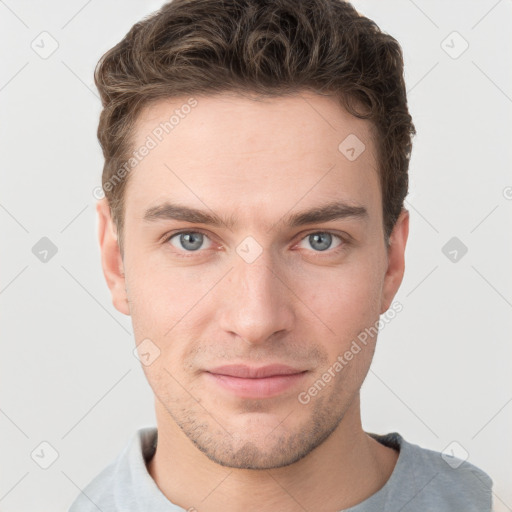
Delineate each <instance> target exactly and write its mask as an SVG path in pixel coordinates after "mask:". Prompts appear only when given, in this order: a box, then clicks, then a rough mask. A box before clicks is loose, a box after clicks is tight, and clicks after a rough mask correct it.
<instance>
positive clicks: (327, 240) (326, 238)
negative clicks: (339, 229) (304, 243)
mask: <svg viewBox="0 0 512 512" xmlns="http://www.w3.org/2000/svg"><path fill="white" fill-rule="evenodd" d="M322 238H324V241H323V242H321V243H320V247H318V246H317V247H315V243H316V242H317V241H319V240H321V239H322ZM331 242H332V236H331V234H330V233H314V234H312V235H309V243H310V244H311V247H314V248H315V249H318V250H319V251H325V250H326V249H328V248H329V247H330V245H331Z"/></svg>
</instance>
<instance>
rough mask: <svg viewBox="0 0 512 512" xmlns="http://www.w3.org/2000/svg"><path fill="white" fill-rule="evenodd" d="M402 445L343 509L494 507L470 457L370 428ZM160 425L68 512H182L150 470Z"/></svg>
mask: <svg viewBox="0 0 512 512" xmlns="http://www.w3.org/2000/svg"><path fill="white" fill-rule="evenodd" d="M368 434H369V435H370V436H372V437H373V438H374V439H376V440H377V441H379V442H380V443H382V444H384V445H386V446H389V447H391V448H394V449H396V450H399V452H400V453H399V456H398V460H397V463H396V465H395V468H394V470H393V473H392V474H391V476H390V478H389V479H388V481H387V482H386V483H385V485H384V486H383V487H382V488H381V489H379V490H378V491H377V492H376V493H374V494H372V495H371V496H370V497H369V498H367V499H366V500H364V501H363V502H361V503H359V504H358V505H355V506H354V507H351V508H348V509H345V511H340V512H397V511H400V512H413V511H421V512H490V511H491V506H492V485H493V482H492V480H491V478H490V477H489V476H488V475H487V474H486V473H484V472H483V471H482V470H481V469H479V468H477V467H476V466H474V465H473V464H470V463H469V462H467V461H464V462H462V461H461V460H460V459H457V458H454V457H448V458H447V457H446V455H444V456H442V454H441V453H440V452H436V451H432V450H428V449H426V448H422V447H420V446H418V445H415V444H412V443H409V442H407V441H405V440H404V439H403V437H402V436H401V435H400V434H398V433H397V432H392V433H389V434H386V435H379V434H373V433H368ZM156 441H157V429H156V427H146V428H142V429H140V430H138V431H137V432H136V433H135V434H134V436H133V437H132V439H131V440H130V442H129V443H128V444H127V445H126V447H125V448H124V449H123V451H122V452H121V453H120V454H119V455H118V457H117V458H116V459H115V460H114V461H113V462H112V463H111V464H110V465H108V466H107V467H106V468H105V469H104V470H103V471H102V472H101V473H100V474H98V475H97V476H96V477H95V478H94V479H93V480H92V481H91V482H90V483H89V485H88V486H87V487H86V488H85V489H84V490H83V491H82V492H81V493H80V494H79V495H78V497H77V498H76V500H75V501H74V502H73V504H72V505H71V508H70V509H69V512H98V510H101V511H102V512H121V511H122V512H136V511H137V512H139V511H151V512H183V511H184V509H183V508H181V507H178V506H177V505H175V504H174V503H172V502H171V501H169V500H168V499H167V498H166V497H165V496H164V494H162V492H161V491H160V489H159V488H158V486H157V485H156V483H155V481H154V480H153V478H152V477H151V475H150V474H149V473H148V471H147V467H146V462H147V461H149V460H150V459H151V457H152V456H153V454H154V452H155V448H156Z"/></svg>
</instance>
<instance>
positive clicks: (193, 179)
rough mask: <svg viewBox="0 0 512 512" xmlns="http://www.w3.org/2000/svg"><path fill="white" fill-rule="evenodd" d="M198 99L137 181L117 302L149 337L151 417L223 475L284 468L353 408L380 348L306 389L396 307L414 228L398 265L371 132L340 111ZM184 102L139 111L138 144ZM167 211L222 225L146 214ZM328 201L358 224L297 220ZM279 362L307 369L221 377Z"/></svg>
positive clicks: (319, 102) (330, 105)
mask: <svg viewBox="0 0 512 512" xmlns="http://www.w3.org/2000/svg"><path fill="white" fill-rule="evenodd" d="M196 100H197V105H196V106H195V107H194V108H191V109H184V110H183V111H185V110H186V111H187V112H189V110H190V112H189V113H188V114H187V115H182V116H181V118H180V120H179V124H177V125H176V126H175V127H174V129H172V131H169V133H168V134H165V132H164V135H163V137H161V138H162V140H161V142H159V143H158V145H157V146H156V147H154V148H152V149H151V150H150V151H149V153H148V154H147V156H145V157H144V158H143V160H142V161H141V162H140V163H139V164H138V165H137V166H136V167H135V168H134V169H133V170H132V171H131V175H130V181H129V183H128V186H127V189H126V191H125V193H126V208H125V227H124V229H125V231H124V241H125V246H124V250H125V252H124V261H123V262H122V263H121V267H122V269H123V271H124V276H123V273H122V272H121V273H120V276H119V277H116V276H114V277H113V278H112V279H113V280H115V279H117V280H118V285H116V286H114V285H112V284H111V285H110V286H111V289H112V293H113V298H114V304H115V305H116V307H117V308H118V309H119V310H120V311H122V312H124V313H126V314H130V315H131V317H132V322H133V327H134V334H135V339H136V343H137V344H139V343H141V342H143V340H146V341H144V343H143V345H141V347H142V348H143V350H142V352H144V353H146V354H149V355H145V356H144V357H145V358H146V360H147V361H151V360H153V358H154V361H152V362H151V364H149V365H147V366H146V365H145V366H144V367H143V368H144V371H145V374H146V376H147V379H148V381H149V384H150V385H151V387H152V389H153V391H154V393H155V395H156V399H157V400H156V403H157V410H158V408H160V410H161V411H165V412H166V413H168V416H166V417H167V418H168V420H169V421H175V422H176V424H177V425H178V426H179V427H180V428H181V430H182V431H183V432H184V434H185V435H186V436H187V437H188V438H189V439H190V440H191V441H193V442H194V443H195V445H196V446H197V447H198V448H199V449H200V450H201V451H203V452H204V453H205V454H206V455H207V456H208V457H209V458H210V459H211V460H214V461H216V462H217V463H219V464H222V465H226V466H230V467H237V468H260V469H263V468H271V467H278V466H284V465H288V464H291V463H293V462H295V461H297V460H299V459H301V458H302V457H304V456H305V455H307V454H308V453H309V452H311V451H312V450H313V449H314V448H315V447H316V446H318V445H319V444H320V443H321V442H322V441H323V440H325V439H326V438H327V436H329V434H331V433H332V432H333V431H334V430H335V429H336V427H337V426H338V425H339V424H340V422H341V420H342V418H343V417H344V415H345V413H346V412H347V411H348V410H349V408H350V407H351V406H353V407H355V405H354V404H355V403H356V402H357V400H354V399H356V398H357V399H358V393H359V389H360V387H361V385H362V382H363V380H364V378H365V376H366V374H367V372H368V369H369V365H370V362H371V358H372V355H373V351H374V345H375V341H376V339H375V338H373V339H369V340H368V343H367V345H366V346H364V347H363V348H362V350H361V351H360V352H358V353H357V354H356V355H354V357H353V359H352V360H351V361H350V362H349V363H348V364H346V365H344V367H343V369H342V370H341V371H337V372H334V376H333V377H332V379H330V382H328V383H327V384H325V385H324V387H322V388H321V389H320V390H319V391H318V392H317V393H316V394H315V395H314V396H311V395H309V396H310V400H308V401H307V403H304V402H306V400H305V399H304V396H305V395H304V392H307V391H308V389H309V388H310V387H311V386H312V385H314V383H315V382H316V381H318V379H321V376H322V374H323V373H324V372H326V371H327V370H328V369H329V368H331V369H332V368H333V365H334V363H335V362H336V361H337V358H338V356H339V355H343V354H344V353H345V352H346V351H347V350H349V349H350V347H351V344H352V342H353V341H354V340H356V339H357V337H358V335H359V334H360V333H361V332H362V331H364V330H365V328H369V327H371V326H374V325H375V323H376V322H377V321H378V319H379V315H380V314H381V313H383V312H384V311H386V310H387V309H388V307H389V305H390V303H391V300H392V298H393V296H394V294H395V293H396V291H397V289H398V286H399V285H400V281H401V278H402V272H403V261H402V259H401V257H402V256H403V248H404V245H405V239H406V237H407V233H406V230H407V229H406V227H403V226H405V225H406V224H407V222H406V221H407V219H405V222H402V221H403V218H402V217H401V218H400V222H399V224H400V225H401V226H402V227H401V228H400V229H401V231H400V236H399V237H398V238H399V241H398V243H397V247H398V249H397V251H398V252H399V253H400V252H401V254H397V255H393V253H391V252H389V251H388V250H387V248H386V245H385V242H384V233H383V227H382V226H383V219H382V199H381V192H380V186H379V179H378V171H377V162H376V156H375V154H374V152H375V149H374V143H373V141H372V140H371V138H370V131H369V129H370V125H369V124H368V122H367V121H364V120H360V119H356V118H354V117H352V116H350V115H349V114H348V113H346V112H345V111H344V109H342V108H341V107H340V106H339V105H338V104H337V103H336V102H335V101H334V100H333V99H330V98H326V97H322V96H319V95H315V94H312V93H304V94H301V95H296V96H292V97H287V98H275V99H267V100H265V101H253V100H251V99H248V98H242V97H235V96H233V95H221V96H215V97H214V96H211V97H196ZM186 101H187V98H184V99H183V100H182V101H181V100H176V99H173V100H172V101H171V100H166V101H161V102H158V103H155V104H154V105H152V106H151V107H150V108H148V109H146V110H145V111H144V112H143V113H142V115H141V117H140V118H139V120H138V125H137V129H136V137H135V140H134V147H135V148H139V147H140V146H142V145H144V144H145V142H146V141H147V140H148V139H147V137H148V135H151V137H152V138H153V139H155V140H156V137H155V136H154V133H160V132H159V131H158V130H157V132H155V129H156V128H157V127H158V126H159V125H160V123H165V122H166V121H168V120H169V118H170V117H171V116H172V115H173V113H174V111H175V110H176V109H180V107H181V106H182V105H184V104H185V103H186ZM152 134H153V135H152ZM349 136H350V137H351V138H349V139H348V142H347V143H345V145H343V144H342V150H340V149H338V147H339V145H340V143H342V141H344V140H345V139H346V138H347V137H349ZM354 136H355V137H357V139H359V141H360V142H357V139H355V138H354ZM354 141H355V142H354ZM361 142H362V143H364V145H365V150H364V151H363V152H362V153H361V154H360V155H359V156H358V157H357V158H355V159H354V158H353V156H354V154H355V155H356V156H357V153H358V152H359V151H360V150H361V148H362V146H361V145H360V144H361ZM348 143H351V144H348ZM347 144H348V146H349V147H348V148H347V147H346V146H347ZM354 144H355V150H354V152H352V151H351V150H350V147H351V146H354ZM347 156H349V157H350V158H348V157H347ZM165 203H169V204H172V205H179V206H181V207H187V208H193V209H196V210H201V211H202V212H204V213H206V214H209V215H212V216H216V217H219V218H221V219H223V220H224V221H225V222H226V223H227V222H228V221H229V225H228V224H220V225H212V224H207V223H203V222H199V221H198V219H190V220H192V222H187V221H185V220H176V219H173V218H170V216H165V215H149V212H152V213H155V208H156V207H159V206H161V205H163V204H165ZM331 203H333V204H338V205H341V204H344V205H346V206H347V207H353V209H352V210H350V211H351V213H352V215H343V214H342V215H340V216H338V217H337V218H330V219H327V220H325V219H324V220H317V221H314V222H310V223H307V224H298V223H290V222H289V221H290V218H292V217H295V216H296V214H299V213H301V212H305V211H309V210H312V209H319V208H322V207H323V206H325V205H326V204H331ZM346 210H347V209H346ZM161 211H162V210H160V212H161ZM169 211H170V210H169ZM145 216H146V217H148V218H147V219H145ZM199 220H201V221H202V220H205V219H199ZM309 220H311V219H309ZM397 225H398V224H397ZM396 229H397V228H396ZM178 231H180V232H182V233H181V234H176V232H178ZM404 235H405V236H404ZM400 237H401V238H400ZM392 246H393V244H392ZM390 251H391V249H390ZM119 262H120V259H119ZM125 288H126V291H125ZM148 340H150V341H148ZM274 364H281V365H287V366H289V367H292V368H293V369H295V370H296V372H303V373H301V374H300V375H295V376H293V377H290V376H289V377H283V376H281V377H268V378H266V379H251V380H248V379H241V378H239V377H233V376H232V377H219V375H220V374H223V373H224V374H226V373H229V371H230V370H229V369H228V370H215V368H217V367H220V366H225V365H247V366H250V367H252V368H260V367H264V366H268V365H274ZM270 373H272V372H270ZM331 373H332V370H331ZM215 374H216V375H215ZM324 383H325V381H324ZM301 393H302V394H301ZM300 396H302V397H303V398H302V400H301V399H299V397H300Z"/></svg>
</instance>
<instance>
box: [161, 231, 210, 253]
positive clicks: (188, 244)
mask: <svg viewBox="0 0 512 512" xmlns="http://www.w3.org/2000/svg"><path fill="white" fill-rule="evenodd" d="M205 239H206V240H208V237H207V236H206V235H204V234H203V233H199V232H197V231H185V232H182V233H176V234H175V235H173V236H171V237H170V238H169V242H171V244H172V245H173V246H174V247H176V249H181V250H183V249H184V250H185V251H197V250H198V249H201V246H202V245H203V242H204V241H205ZM176 240H177V243H178V244H179V245H176V243H174V242H175V241H176Z"/></svg>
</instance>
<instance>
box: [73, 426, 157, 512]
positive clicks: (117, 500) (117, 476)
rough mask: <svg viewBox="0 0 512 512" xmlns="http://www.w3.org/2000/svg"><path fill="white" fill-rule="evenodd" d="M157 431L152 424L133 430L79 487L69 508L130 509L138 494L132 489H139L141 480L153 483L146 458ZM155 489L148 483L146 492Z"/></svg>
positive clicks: (83, 511)
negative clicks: (111, 457) (108, 460)
mask: <svg viewBox="0 0 512 512" xmlns="http://www.w3.org/2000/svg"><path fill="white" fill-rule="evenodd" d="M156 435H157V429H156V428H154V427H149V428H142V429H139V430H138V431H137V432H135V433H134V434H133V436H132V437H131V439H130V440H129V442H128V443H127V444H126V445H125V447H124V449H123V450H122V451H121V452H120V453H119V454H118V455H117V457H116V458H115V459H114V460H113V461H112V462H111V463H110V464H109V465H108V466H107V467H105V468H104V469H103V470H102V471H101V472H100V473H99V474H97V475H96V476H95V477H94V478H93V480H91V481H90V483H89V484H88V485H87V486H86V487H85V488H84V489H82V490H81V491H80V494H79V495H78V496H77V497H76V499H75V501H73V503H72V504H71V508H70V509H69V511H68V512H98V510H101V511H102V512H117V511H118V510H123V511H124V512H127V511H128V510H132V509H133V508H132V507H133V505H134V503H133V501H134V500H135V499H136V497H137V496H136V495H134V492H135V489H136V488H137V491H140V486H141V485H142V484H143V483H146V484H147V485H149V484H153V482H152V481H151V477H150V476H149V475H148V474H147V470H146V467H145V458H147V457H150V456H151V454H152V453H153V452H154V443H155V439H156ZM148 482H149V484H148ZM153 485H154V484H153ZM154 491H155V489H154V488H153V487H150V488H149V491H148V492H154Z"/></svg>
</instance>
